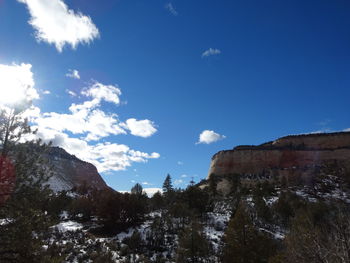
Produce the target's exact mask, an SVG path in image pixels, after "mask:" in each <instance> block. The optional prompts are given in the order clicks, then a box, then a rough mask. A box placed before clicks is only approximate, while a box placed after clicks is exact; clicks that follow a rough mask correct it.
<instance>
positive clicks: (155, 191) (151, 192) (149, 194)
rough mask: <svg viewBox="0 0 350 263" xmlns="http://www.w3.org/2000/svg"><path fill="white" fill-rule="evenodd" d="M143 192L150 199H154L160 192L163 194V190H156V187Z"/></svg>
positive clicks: (145, 189) (144, 189)
mask: <svg viewBox="0 0 350 263" xmlns="http://www.w3.org/2000/svg"><path fill="white" fill-rule="evenodd" d="M143 191H144V192H145V193H146V194H147V195H148V197H152V196H153V195H154V194H155V193H157V192H160V193H162V192H163V190H162V188H156V187H153V188H151V187H150V188H143Z"/></svg>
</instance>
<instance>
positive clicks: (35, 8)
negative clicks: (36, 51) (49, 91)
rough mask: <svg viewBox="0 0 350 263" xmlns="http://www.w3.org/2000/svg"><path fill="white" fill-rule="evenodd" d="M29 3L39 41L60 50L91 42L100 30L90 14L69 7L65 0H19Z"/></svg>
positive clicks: (32, 21) (31, 20)
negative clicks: (66, 46) (67, 46)
mask: <svg viewBox="0 0 350 263" xmlns="http://www.w3.org/2000/svg"><path fill="white" fill-rule="evenodd" d="M17 1H18V2H21V3H24V4H26V5H27V8H28V10H29V13H30V16H31V18H30V20H29V24H30V25H32V26H33V28H34V29H35V30H36V33H35V37H36V39H37V40H38V41H44V42H47V43H49V44H54V45H55V46H56V48H57V50H58V51H59V52H62V50H63V47H64V46H65V45H71V47H72V48H73V49H75V48H76V47H77V45H78V44H79V43H85V44H88V43H90V42H91V41H92V40H93V39H95V38H97V37H99V31H98V29H97V27H96V26H95V25H94V23H93V22H92V20H91V18H90V17H89V16H86V15H83V14H82V13H80V12H77V13H75V12H74V11H73V10H71V9H69V8H68V7H67V5H66V4H65V3H64V1H63V0H17Z"/></svg>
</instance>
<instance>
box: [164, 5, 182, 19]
mask: <svg viewBox="0 0 350 263" xmlns="http://www.w3.org/2000/svg"><path fill="white" fill-rule="evenodd" d="M165 9H167V10H168V11H169V12H170V13H171V14H172V15H174V16H177V15H178V14H179V13H178V12H177V11H176V9H175V7H174V6H173V4H172V3H170V2H169V3H167V4H166V5H165Z"/></svg>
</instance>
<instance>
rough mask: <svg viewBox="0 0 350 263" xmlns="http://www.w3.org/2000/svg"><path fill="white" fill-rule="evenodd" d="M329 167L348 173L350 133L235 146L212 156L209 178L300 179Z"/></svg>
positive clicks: (322, 134) (298, 137) (290, 138)
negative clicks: (280, 177) (217, 176)
mask: <svg viewBox="0 0 350 263" xmlns="http://www.w3.org/2000/svg"><path fill="white" fill-rule="evenodd" d="M330 165H331V166H332V167H336V169H339V170H341V171H342V172H345V173H349V172H350V132H338V133H321V134H305V135H293V136H286V137H282V138H280V139H277V140H275V141H272V142H268V143H264V144H261V145H258V146H238V147H235V148H234V149H233V150H225V151H220V152H218V153H216V154H215V155H214V156H213V157H212V161H211V165H210V169H209V175H208V177H210V176H212V175H232V174H239V175H241V176H243V177H246V178H251V179H257V178H271V177H272V176H274V177H276V176H277V177H278V176H297V175H298V176H301V177H302V178H305V179H308V178H310V175H311V176H312V174H314V173H315V171H316V170H317V169H319V168H320V167H323V166H330Z"/></svg>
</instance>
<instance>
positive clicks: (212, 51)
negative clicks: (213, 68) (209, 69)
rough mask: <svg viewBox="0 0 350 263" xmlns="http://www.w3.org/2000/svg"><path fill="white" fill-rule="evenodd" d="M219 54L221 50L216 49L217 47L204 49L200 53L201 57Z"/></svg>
mask: <svg viewBox="0 0 350 263" xmlns="http://www.w3.org/2000/svg"><path fill="white" fill-rule="evenodd" d="M219 54H221V50H220V49H217V48H209V49H208V50H206V51H204V52H203V53H202V58H204V57H209V56H213V55H219Z"/></svg>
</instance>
